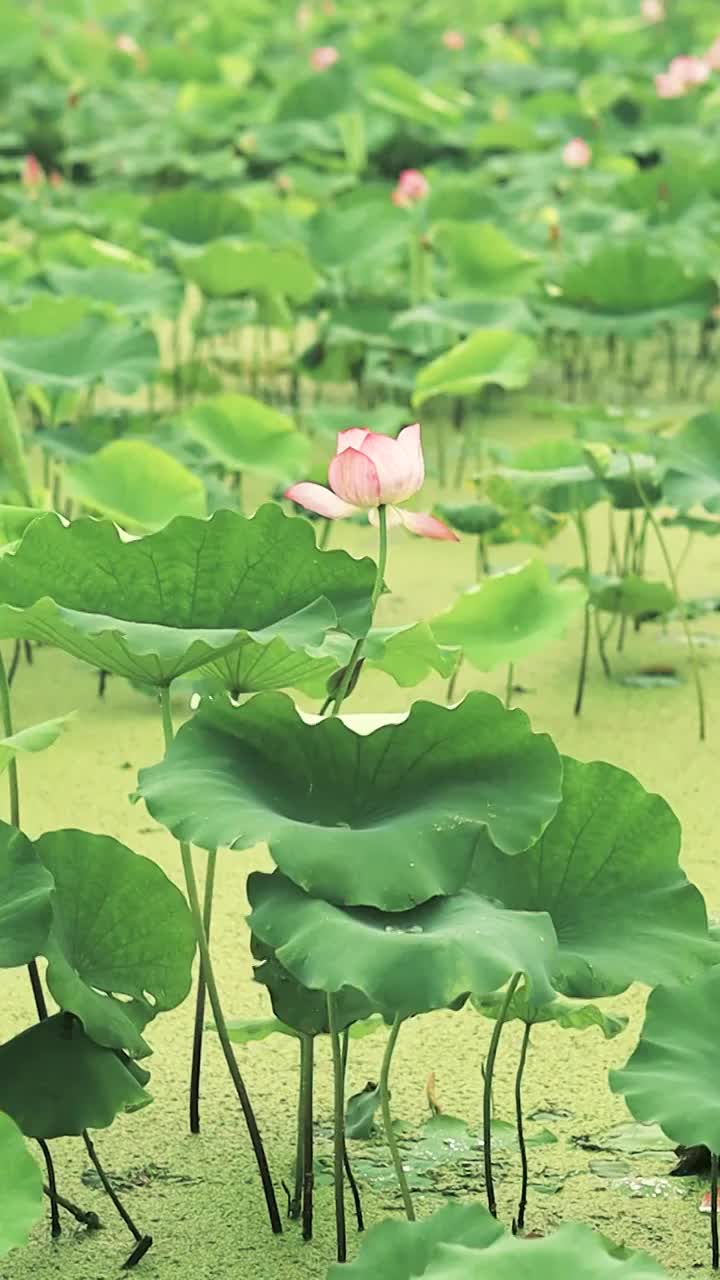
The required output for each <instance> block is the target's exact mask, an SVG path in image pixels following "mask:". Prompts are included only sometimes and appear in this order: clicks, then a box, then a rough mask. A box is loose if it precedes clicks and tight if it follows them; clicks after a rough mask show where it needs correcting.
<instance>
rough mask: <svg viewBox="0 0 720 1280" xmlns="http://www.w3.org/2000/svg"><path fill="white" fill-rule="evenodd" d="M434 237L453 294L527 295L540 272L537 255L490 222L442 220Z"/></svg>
mask: <svg viewBox="0 0 720 1280" xmlns="http://www.w3.org/2000/svg"><path fill="white" fill-rule="evenodd" d="M433 240H434V243H435V245H436V246H437V248H438V249H439V251H440V253H441V254H442V256H443V257H444V258H445V259H446V261H447V264H448V269H449V280H448V291H449V292H450V293H451V294H464V295H467V294H468V293H473V292H477V293H488V294H501V295H504V296H507V295H510V294H514V293H520V294H524V293H527V291H528V288H529V286H530V285H531V284H532V283H533V280H534V278H535V276H536V274H537V271H538V263H539V258H538V255H537V254H535V253H531V252H530V251H529V250H527V249H523V248H521V247H520V245H517V244H515V243H514V242H513V241H512V240H510V239H509V237H508V236H506V235H505V233H504V232H503V231H500V229H499V228H498V227H495V226H493V224H492V223H491V222H456V221H450V220H448V221H444V222H439V223H438V224H437V226H436V228H435V232H434V236H433Z"/></svg>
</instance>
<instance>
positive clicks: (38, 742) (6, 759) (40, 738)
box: [0, 713, 73, 773]
mask: <svg viewBox="0 0 720 1280" xmlns="http://www.w3.org/2000/svg"><path fill="white" fill-rule="evenodd" d="M72 719H73V714H72V713H71V714H70V715H68V716H58V717H57V718H56V719H55V720H43V721H42V723H41V724H32V725H29V726H28V728H27V729H20V730H19V731H18V732H17V733H13V734H11V735H10V737H8V738H0V773H3V772H4V770H5V769H7V767H8V765H9V763H10V761H11V760H14V759H15V757H16V756H17V755H18V753H20V754H23V753H24V752H26V751H29V752H31V753H34V752H36V751H47V749H48V747H51V746H52V745H53V743H54V742H57V740H58V738H59V737H60V734H61V733H64V732H65V730H66V729H67V727H68V725H69V724H70V721H71V720H72Z"/></svg>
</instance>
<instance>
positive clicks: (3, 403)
mask: <svg viewBox="0 0 720 1280" xmlns="http://www.w3.org/2000/svg"><path fill="white" fill-rule="evenodd" d="M0 453H1V454H2V459H3V465H4V467H5V470H6V472H7V475H8V478H9V480H10V483H11V485H12V487H13V488H14V489H16V490H17V492H18V494H19V495H20V501H21V502H23V503H24V505H25V506H26V507H32V506H33V498H32V484H31V481H30V472H29V470H28V465H27V459H26V458H25V451H24V449H23V443H22V434H21V432H20V427H19V426H18V420H17V415H16V413H15V406H14V404H13V402H12V397H11V395H10V392H9V391H8V385H7V382H6V381H5V375H4V374H2V373H0Z"/></svg>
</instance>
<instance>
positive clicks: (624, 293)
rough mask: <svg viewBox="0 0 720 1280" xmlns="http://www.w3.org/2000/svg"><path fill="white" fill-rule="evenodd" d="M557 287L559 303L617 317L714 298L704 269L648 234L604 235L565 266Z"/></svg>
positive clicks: (698, 303)
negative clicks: (623, 238)
mask: <svg viewBox="0 0 720 1280" xmlns="http://www.w3.org/2000/svg"><path fill="white" fill-rule="evenodd" d="M558 287H559V291H560V292H559V293H558V295H557V298H558V302H559V303H560V304H561V305H567V304H571V305H572V306H574V307H578V308H580V309H582V310H584V311H588V312H595V313H598V312H599V313H601V314H603V313H604V314H611V315H617V316H630V315H632V314H633V313H635V312H639V311H658V310H662V309H665V308H673V307H675V306H681V305H683V304H687V303H691V304H695V305H696V306H699V307H700V308H701V309H702V308H708V307H709V306H711V305H712V302H713V301H714V297H715V287H714V285H713V282H712V279H711V276H710V272H709V270H705V271H698V270H696V269H695V267H694V266H693V265H692V263H688V262H687V261H686V260H685V258H684V257H683V255H682V253H680V252H678V253H673V252H671V251H670V250H669V249H667V248H666V247H665V246H664V245H663V244H660V243H657V242H655V241H653V240H652V239H650V238H648V237H643V238H642V239H640V238H638V239H626V240H622V239H620V240H618V239H616V238H613V237H604V238H603V239H602V240H601V242H600V244H599V245H596V246H593V247H592V249H591V250H590V252H589V253H588V254H587V255H585V256H584V257H582V258H581V259H579V260H578V261H577V262H574V263H571V265H570V266H569V267H567V269H566V270H565V271H564V273H563V274H562V275H561V277H560V279H559V281H558Z"/></svg>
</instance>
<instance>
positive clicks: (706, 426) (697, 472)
mask: <svg viewBox="0 0 720 1280" xmlns="http://www.w3.org/2000/svg"><path fill="white" fill-rule="evenodd" d="M663 492H664V494H665V498H666V499H667V501H668V502H670V503H671V504H672V505H673V506H674V507H679V508H680V510H681V511H687V510H688V508H689V507H694V506H696V505H698V504H699V505H702V506H703V507H705V508H706V510H707V511H711V512H712V513H713V515H718V514H720V413H702V414H700V415H699V416H698V417H697V418H692V419H691V421H690V422H688V423H687V424H686V425H685V426H684V427H683V428H682V430H680V431H678V433H677V435H675V436H673V437H672V440H671V441H670V445H669V451H668V457H667V472H666V475H665V479H664V481H663Z"/></svg>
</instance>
